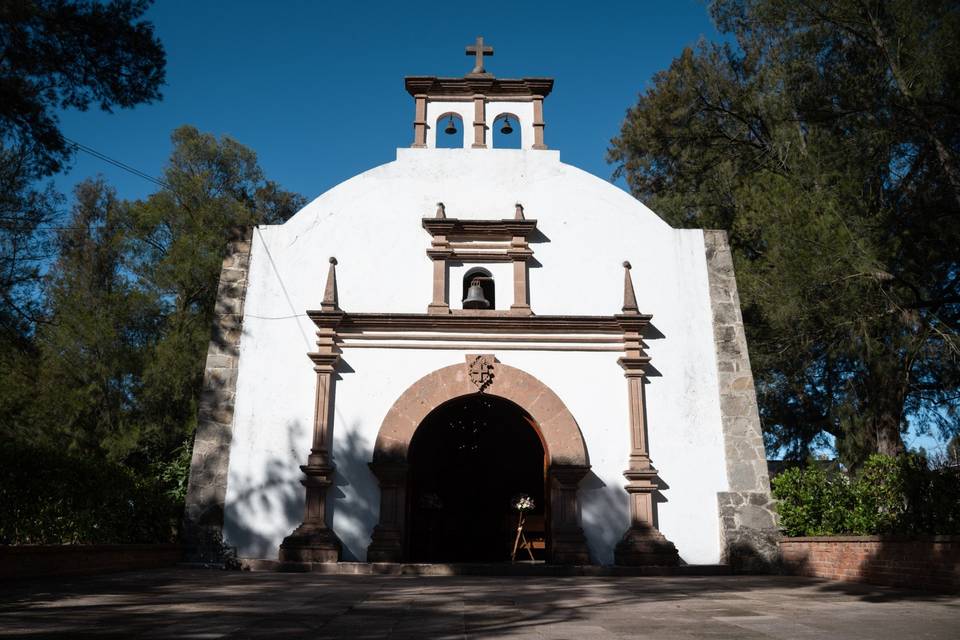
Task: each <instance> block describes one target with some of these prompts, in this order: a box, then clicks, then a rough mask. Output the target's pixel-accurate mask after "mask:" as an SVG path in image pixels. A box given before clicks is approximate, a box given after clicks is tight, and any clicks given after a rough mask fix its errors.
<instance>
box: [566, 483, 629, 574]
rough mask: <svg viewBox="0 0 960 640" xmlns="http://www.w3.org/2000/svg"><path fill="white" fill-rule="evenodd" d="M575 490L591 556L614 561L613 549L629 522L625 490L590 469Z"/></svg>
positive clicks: (607, 561) (609, 561)
mask: <svg viewBox="0 0 960 640" xmlns="http://www.w3.org/2000/svg"><path fill="white" fill-rule="evenodd" d="M577 493H578V494H579V500H578V502H579V504H580V512H581V513H580V522H581V525H582V526H583V529H584V533H586V534H587V545H588V546H589V547H590V555H591V560H593V561H595V562H597V561H599V562H601V563H602V564H607V565H609V564H613V551H612V549H613V547H614V546H615V545H616V543H618V542H619V541H620V538H622V537H623V534H624V532H625V531H626V530H627V527H629V526H630V517H629V515H628V514H629V508H630V507H629V503H628V499H627V494H626V493H625V492H624V491H623V489H622V488H621V487H619V486H614V487H611V486H609V485H608V484H607V483H605V482H604V481H603V480H602V479H601V478H600V477H599V476H598V475H597V474H596V473H594V472H593V471H589V472H587V475H585V476H584V477H583V480H581V481H580V487H579V490H578V492H577ZM601 550H605V551H604V552H603V553H601Z"/></svg>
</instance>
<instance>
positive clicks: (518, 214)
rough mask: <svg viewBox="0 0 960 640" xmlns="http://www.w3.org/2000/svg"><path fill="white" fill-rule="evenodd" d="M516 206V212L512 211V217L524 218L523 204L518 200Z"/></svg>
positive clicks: (516, 218) (515, 218)
mask: <svg viewBox="0 0 960 640" xmlns="http://www.w3.org/2000/svg"><path fill="white" fill-rule="evenodd" d="M516 206H517V210H516V213H514V215H513V219H514V220H526V218H524V217H523V205H522V204H520V203H519V202H518V203H517V205H516Z"/></svg>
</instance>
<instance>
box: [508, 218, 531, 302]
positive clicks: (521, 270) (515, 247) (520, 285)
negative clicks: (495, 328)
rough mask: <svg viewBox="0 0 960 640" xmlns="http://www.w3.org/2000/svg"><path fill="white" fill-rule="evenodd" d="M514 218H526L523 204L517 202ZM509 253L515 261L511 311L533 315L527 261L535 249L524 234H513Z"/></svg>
mask: <svg viewBox="0 0 960 640" xmlns="http://www.w3.org/2000/svg"><path fill="white" fill-rule="evenodd" d="M513 219H514V220H525V219H526V218H524V216H523V205H522V204H520V203H519V202H518V203H517V204H516V212H515V213H514V216H513ZM507 255H508V256H510V259H511V260H512V261H513V304H511V305H510V313H514V314H517V315H521V316H529V315H532V314H533V312H532V311H531V310H530V301H529V299H528V297H529V288H528V286H527V283H528V277H529V271H528V270H527V261H528V260H530V258H531V257H533V251H531V250H530V245H528V244H527V239H526V238H525V237H523V236H513V238H512V239H511V240H510V248H509V249H507Z"/></svg>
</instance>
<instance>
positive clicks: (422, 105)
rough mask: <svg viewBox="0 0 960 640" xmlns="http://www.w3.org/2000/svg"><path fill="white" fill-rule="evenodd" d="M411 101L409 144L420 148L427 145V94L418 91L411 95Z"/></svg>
mask: <svg viewBox="0 0 960 640" xmlns="http://www.w3.org/2000/svg"><path fill="white" fill-rule="evenodd" d="M413 102H414V116H413V144H412V145H410V146H411V147H413V148H415V149H422V148H424V147H426V146H427V95H426V94H425V93H418V94H417V95H415V96H414V97H413Z"/></svg>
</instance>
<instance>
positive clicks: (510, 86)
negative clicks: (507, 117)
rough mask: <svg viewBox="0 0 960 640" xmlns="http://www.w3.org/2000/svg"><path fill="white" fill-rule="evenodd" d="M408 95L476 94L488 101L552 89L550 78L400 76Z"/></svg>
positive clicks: (454, 96) (538, 93)
mask: <svg viewBox="0 0 960 640" xmlns="http://www.w3.org/2000/svg"><path fill="white" fill-rule="evenodd" d="M403 83H404V86H405V87H406V89H407V93H409V94H410V95H411V96H414V97H417V96H418V95H422V96H426V97H427V98H429V99H436V98H438V97H441V96H442V97H450V98H469V99H473V97H474V96H475V95H477V94H481V95H483V96H484V97H485V98H486V99H487V100H496V99H498V98H508V99H509V98H522V97H527V98H530V97H533V96H538V97H541V98H546V97H547V96H548V95H549V94H550V92H551V91H552V90H553V78H516V79H511V78H493V77H487V76H479V75H477V76H466V77H463V78H439V77H437V76H407V77H406V78H404V79H403Z"/></svg>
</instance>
